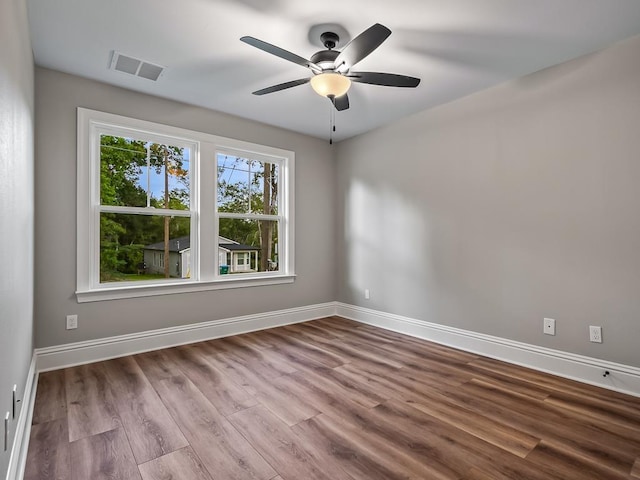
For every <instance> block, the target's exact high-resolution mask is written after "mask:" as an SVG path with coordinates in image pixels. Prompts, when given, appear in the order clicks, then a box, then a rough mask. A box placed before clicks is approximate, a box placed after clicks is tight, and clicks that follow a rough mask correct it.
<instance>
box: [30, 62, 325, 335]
mask: <svg viewBox="0 0 640 480" xmlns="http://www.w3.org/2000/svg"><path fill="white" fill-rule="evenodd" d="M77 107H86V108H90V109H95V110H101V111H104V112H109V113H115V114H119V115H125V116H129V117H133V118H138V119H143V120H150V121H154V122H158V123H164V124H167V125H174V126H178V127H182V128H188V129H192V130H197V131H201V132H206V133H212V134H217V135H222V136H226V137H231V138H237V139H241V140H245V141H249V142H255V143H259V144H263V145H269V146H273V147H279V148H284V149H288V150H293V151H295V153H296V160H295V161H296V165H295V174H296V186H295V233H296V238H295V243H296V274H297V278H296V280H295V282H294V283H293V284H286V285H277V286H267V287H258V288H240V289H233V290H221V291H211V292H201V293H190V294H178V295H166V296H156V297H146V298H140V299H126V300H111V301H104V302H93V303H83V304H78V303H77V302H76V299H75V294H74V291H75V288H76V174H75V172H76V108H77ZM36 132H37V135H36V158H37V160H36V167H37V168H36V238H37V242H36V255H35V258H36V267H35V278H36V283H35V299H36V300H35V321H36V346H37V347H45V346H50V345H59V344H64V343H69V342H76V341H82V340H89V339H95V338H101V337H107V336H112V335H120V334H126V333H133V332H141V331H145V330H151V329H157V328H164V327H170V326H176V325H184V324H191V323H196V322H202V321H208V320H215V319H220V318H228V317H234V316H238V315H248V314H252V313H259V312H267V311H273V310H279V309H286V308H292V307H297V306H305V305H312V304H317V303H323V302H329V301H333V300H334V299H335V298H336V295H337V292H336V290H335V281H334V279H335V274H334V267H333V262H332V261H330V259H333V258H334V253H335V252H334V249H335V232H334V228H333V227H334V212H335V209H336V205H335V201H334V197H335V195H334V194H333V193H334V191H335V177H334V173H335V166H334V160H333V152H332V150H331V147H330V146H329V145H328V143H327V142H325V141H322V140H318V139H313V138H311V137H307V136H303V135H300V134H296V133H291V132H288V131H285V130H281V129H278V128H274V127H269V126H266V125H263V124H259V123H256V122H251V121H248V120H243V119H240V118H237V117H233V116H230V115H226V114H221V113H216V112H213V111H210V110H205V109H202V108H198V107H194V106H189V105H185V104H181V103H176V102H173V101H169V100H164V99H161V98H157V97H151V96H147V95H143V94H140V93H136V92H132V91H129V90H124V89H121V88H116V87H112V86H108V85H105V84H101V83H97V82H95V81H92V80H86V79H82V78H79V77H76V76H72V75H67V74H64V73H60V72H56V71H53V70H47V69H42V68H37V69H36ZM327 259H329V260H327ZM72 313H76V314H78V315H79V318H78V321H79V328H78V329H77V330H70V331H67V330H65V315H67V314H72Z"/></svg>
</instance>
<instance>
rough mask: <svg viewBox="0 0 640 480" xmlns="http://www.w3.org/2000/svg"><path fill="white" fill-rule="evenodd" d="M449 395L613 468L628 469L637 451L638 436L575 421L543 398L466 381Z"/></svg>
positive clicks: (503, 421)
mask: <svg viewBox="0 0 640 480" xmlns="http://www.w3.org/2000/svg"><path fill="white" fill-rule="evenodd" d="M496 392H499V394H496ZM449 398H450V400H451V401H455V402H460V403H461V404H463V405H467V406H472V408H474V409H476V410H477V411H480V412H482V414H483V415H485V416H487V417H488V418H491V419H496V420H497V421H500V422H502V423H504V424H506V425H510V426H512V427H514V428H516V429H520V430H521V431H523V432H526V433H529V434H531V435H533V436H535V437H538V438H541V439H543V440H545V441H547V442H554V444H559V445H564V446H565V447H566V448H568V449H571V450H572V451H573V452H575V454H576V455H578V456H583V457H585V458H593V459H594V460H597V461H598V462H600V463H601V464H603V465H607V466H608V468H611V469H614V470H616V469H617V470H619V471H621V470H623V469H625V468H626V469H627V470H628V468H629V466H630V465H631V463H632V462H633V459H634V458H635V457H636V456H637V454H638V452H639V451H640V449H639V445H638V442H639V441H640V436H635V437H630V436H618V435H615V434H611V432H608V431H606V430H603V429H602V428H600V427H599V426H598V425H595V424H594V423H593V422H588V421H578V420H576V419H575V418H573V417H572V416H571V415H570V414H568V413H567V412H566V411H563V410H562V409H560V408H556V407H554V406H553V405H546V403H545V402H543V401H539V400H534V399H529V398H527V397H520V396H518V395H516V394H514V395H512V396H509V395H508V394H507V393H506V392H502V391H500V390H498V391H496V390H494V389H492V388H491V387H490V386H487V385H485V384H482V383H476V382H473V381H472V382H469V383H468V384H465V385H463V386H462V387H461V388H460V389H459V390H458V391H455V392H449ZM527 458H529V456H527Z"/></svg>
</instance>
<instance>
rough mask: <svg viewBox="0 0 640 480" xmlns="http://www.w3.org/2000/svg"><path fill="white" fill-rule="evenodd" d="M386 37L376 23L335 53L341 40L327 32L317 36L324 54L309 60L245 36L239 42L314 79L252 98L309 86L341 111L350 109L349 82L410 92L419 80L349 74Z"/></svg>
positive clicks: (287, 84)
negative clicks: (309, 73)
mask: <svg viewBox="0 0 640 480" xmlns="http://www.w3.org/2000/svg"><path fill="white" fill-rule="evenodd" d="M389 35H391V30H389V29H388V28H387V27H385V26H384V25H380V24H379V23H376V24H375V25H373V26H371V27H369V28H368V29H367V30H365V31H364V32H362V33H361V34H360V35H358V36H357V37H356V38H354V39H353V40H352V41H351V42H349V43H348V44H347V45H346V46H345V47H344V48H343V49H342V51H338V50H334V48H335V47H336V45H337V44H338V42H339V41H340V37H339V36H338V34H336V33H334V32H330V31H327V32H324V33H322V34H321V35H320V40H321V41H322V44H323V45H324V47H325V49H326V50H320V51H319V52H316V53H314V54H313V55H312V56H311V59H310V60H307V59H306V58H303V57H301V56H299V55H296V54H295V53H291V52H289V51H287V50H284V49H282V48H280V47H276V46H275V45H272V44H270V43H267V42H265V41H262V40H259V39H257V38H254V37H248V36H246V37H242V38H241V39H240V40H242V41H243V42H245V43H247V44H249V45H251V46H253V47H256V48H259V49H260V50H264V51H265V52H267V53H270V54H272V55H275V56H276V57H280V58H283V59H285V60H288V61H290V62H293V63H295V64H297V65H301V66H303V67H306V68H308V69H309V70H311V71H312V72H313V76H311V77H309V78H301V79H298V80H292V81H290V82H285V83H280V84H278V85H272V86H271V87H267V88H263V89H261V90H257V91H255V92H253V94H254V95H266V94H267V93H274V92H279V91H281V90H285V89H287V88H292V87H297V86H298V85H304V84H306V83H311V87H312V88H313V89H314V91H315V92H316V93H318V94H319V95H321V96H323V97H327V98H329V100H331V102H332V103H333V105H334V106H335V108H336V110H339V111H342V110H346V109H348V108H349V97H348V96H347V91H348V90H349V87H351V82H357V83H368V84H371V85H382V86H385V87H412V88H415V87H417V86H418V84H419V83H420V79H419V78H415V77H409V76H406V75H396V74H394V73H380V72H357V71H353V70H351V69H352V67H353V66H354V65H355V64H356V63H358V62H359V61H361V60H362V59H364V58H365V57H367V56H368V55H369V54H370V53H371V52H373V51H374V50H375V49H376V48H378V47H379V46H380V45H381V44H382V42H384V41H385V40H386V39H387V37H389Z"/></svg>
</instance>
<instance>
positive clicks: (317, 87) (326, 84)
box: [311, 72, 351, 98]
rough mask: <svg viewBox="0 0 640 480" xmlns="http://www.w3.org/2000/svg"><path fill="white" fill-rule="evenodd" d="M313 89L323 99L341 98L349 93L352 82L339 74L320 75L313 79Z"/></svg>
mask: <svg viewBox="0 0 640 480" xmlns="http://www.w3.org/2000/svg"><path fill="white" fill-rule="evenodd" d="M311 87H312V88H313V90H314V91H315V92H316V93H317V94H318V95H320V96H322V97H335V98H338V97H341V96H342V95H344V94H345V93H347V92H348V91H349V87H351V80H349V79H348V78H347V77H345V76H344V75H340V74H339V73H333V72H328V73H319V74H318V75H315V76H314V77H312V78H311Z"/></svg>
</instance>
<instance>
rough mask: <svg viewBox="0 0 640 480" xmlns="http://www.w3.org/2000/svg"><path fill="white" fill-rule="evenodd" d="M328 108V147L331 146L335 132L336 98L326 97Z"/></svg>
mask: <svg viewBox="0 0 640 480" xmlns="http://www.w3.org/2000/svg"><path fill="white" fill-rule="evenodd" d="M327 98H328V99H329V101H330V106H329V145H333V132H335V131H336V108H335V107H336V97H334V96H333V95H328V96H327Z"/></svg>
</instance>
